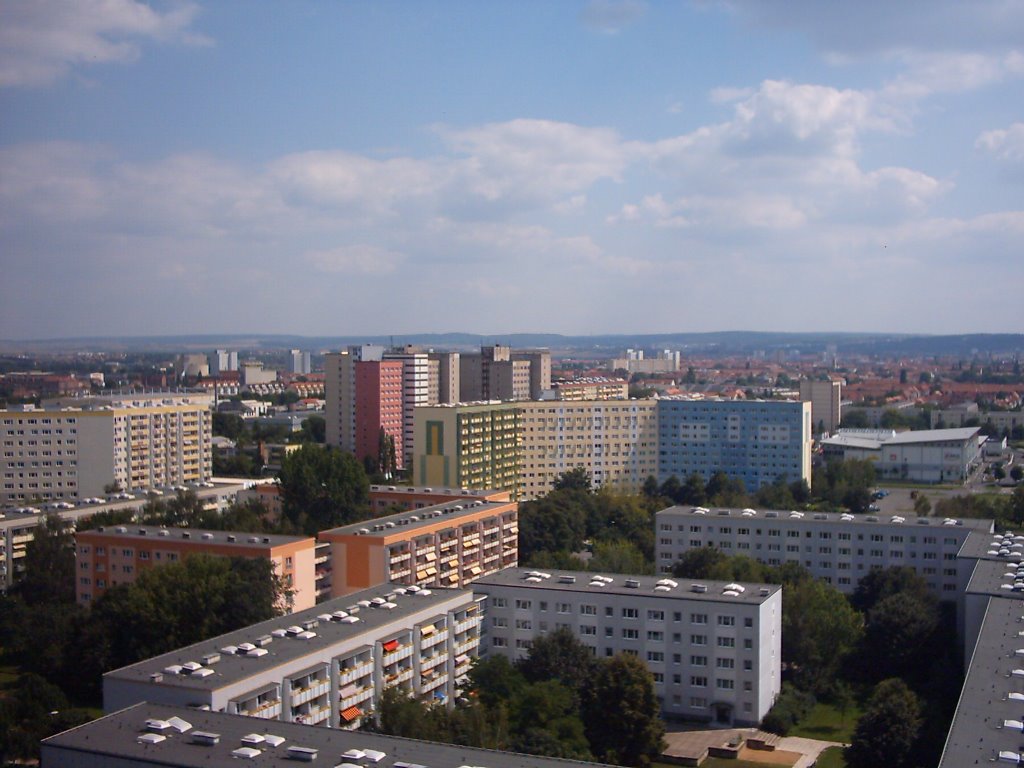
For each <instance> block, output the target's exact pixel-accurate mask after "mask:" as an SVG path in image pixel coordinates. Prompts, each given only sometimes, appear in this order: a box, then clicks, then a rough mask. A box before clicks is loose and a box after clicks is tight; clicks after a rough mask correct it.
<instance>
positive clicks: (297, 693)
mask: <svg viewBox="0 0 1024 768" xmlns="http://www.w3.org/2000/svg"><path fill="white" fill-rule="evenodd" d="M330 692H331V681H330V680H314V681H313V682H312V683H311V684H310V685H308V686H305V687H302V688H292V696H291V704H292V706H293V707H297V706H299V705H300V704H305V703H306V702H307V701H312V700H313V699H316V698H319V697H320V696H326V695H327V694H329V693H330Z"/></svg>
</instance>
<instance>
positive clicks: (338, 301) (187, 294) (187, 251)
mask: <svg viewBox="0 0 1024 768" xmlns="http://www.w3.org/2000/svg"><path fill="white" fill-rule="evenodd" d="M0 267H2V270H0V337H3V338H48V337H63V336H86V335H149V334H178V333H233V332H239V333H246V332H261V333H299V334H310V335H312V334H339V335H340V334H346V335H347V334H371V333H382V334H386V333H394V334H401V333H411V332H444V331H466V332H476V333H482V334H499V333H505V332H530V331H550V332H560V333H584V334H585V333H609V332H623V333H641V332H669V331H705V330H707V331H710V330H773V331H811V330H847V331H905V332H924V333H957V332H970V331H1013V332H1024V3H1021V2H1019V0H975V1H974V2H970V3H965V2H960V1H959V0H956V1H952V0H949V1H947V0H900V2H892V0H859V1H858V2H856V3H852V2H850V3H841V4H840V3H825V2H819V1H818V0H788V1H787V2H784V3H783V2H777V1H775V0H763V1H759V0H728V1H725V0H722V1H720V2H719V1H716V0H700V1H695V2H683V1H679V2H669V1H668V0H665V1H664V2H661V1H659V2H653V1H652V2H643V0H592V1H591V2H586V1H585V0H576V1H575V2H574V1H571V0H564V1H561V2H550V1H549V0H515V2H512V0H507V1H506V2H475V1H473V0H461V1H459V2H440V1H437V2H433V1H430V0H427V1H425V2H401V3H399V2H388V1H387V0H375V1H371V0H363V1H360V2H346V1H344V0H322V1H317V2H314V1H312V0H306V1H304V0H293V1H292V2H288V3H278V2H252V1H251V0H217V1H216V2H212V1H211V2H148V3H145V2H139V1H137V0H0Z"/></svg>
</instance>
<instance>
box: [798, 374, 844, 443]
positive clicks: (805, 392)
mask: <svg viewBox="0 0 1024 768" xmlns="http://www.w3.org/2000/svg"><path fill="white" fill-rule="evenodd" d="M842 395H843V382H842V381H840V380H838V379H836V380H832V379H827V380H825V381H816V380H814V379H801V380H800V399H801V400H802V401H804V402H807V403H810V404H811V428H812V429H813V430H814V432H817V433H821V432H830V433H831V432H835V431H836V429H838V428H839V422H840V421H842V413H841V411H840V403H841V402H842Z"/></svg>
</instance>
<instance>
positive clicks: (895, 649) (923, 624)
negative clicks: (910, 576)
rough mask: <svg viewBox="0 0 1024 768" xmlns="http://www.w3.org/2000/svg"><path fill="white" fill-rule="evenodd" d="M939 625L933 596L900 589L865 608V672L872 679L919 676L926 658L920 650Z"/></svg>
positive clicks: (863, 653) (911, 678) (863, 652)
mask: <svg viewBox="0 0 1024 768" xmlns="http://www.w3.org/2000/svg"><path fill="white" fill-rule="evenodd" d="M938 624H939V612H938V605H937V603H936V601H935V600H934V599H930V600H927V599H921V598H919V597H916V596H914V595H912V594H910V593H907V592H900V593H899V594H896V595H892V596H891V597H886V598H885V599H883V600H881V601H879V602H878V604H876V605H875V607H874V608H872V609H871V610H870V611H868V614H867V622H866V624H865V627H864V644H863V651H862V656H863V660H862V666H863V667H864V670H865V672H866V673H867V674H868V675H869V677H873V678H875V679H878V678H880V677H881V678H884V677H896V676H899V677H902V678H904V679H907V680H917V679H920V678H921V677H922V676H923V674H924V673H926V672H927V669H928V659H927V658H925V657H924V656H923V655H922V654H921V653H920V649H921V648H922V647H924V646H926V645H927V644H928V642H929V640H930V639H931V636H932V633H933V632H935V630H936V628H937V627H938ZM880 651H881V652H880Z"/></svg>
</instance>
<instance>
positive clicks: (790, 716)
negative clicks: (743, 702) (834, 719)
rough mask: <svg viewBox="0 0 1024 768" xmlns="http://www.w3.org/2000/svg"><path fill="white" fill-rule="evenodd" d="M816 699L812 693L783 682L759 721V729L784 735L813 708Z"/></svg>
mask: <svg viewBox="0 0 1024 768" xmlns="http://www.w3.org/2000/svg"><path fill="white" fill-rule="evenodd" d="M816 703H817V700H816V699H815V698H814V695H813V694H811V693H807V692H806V691H801V690H800V689H799V688H796V687H794V686H792V685H790V684H789V683H783V685H782V692H781V693H780V694H779V698H778V699H776V701H775V706H773V707H772V708H771V710H769V712H768V714H767V715H765V716H764V719H763V720H762V721H761V730H763V731H768V732H769V733H776V734H778V735H779V736H785V735H787V734H788V733H789V731H790V730H791V729H792V728H793V726H794V725H796V724H797V723H799V722H800V721H801V720H802V719H803V718H805V717H807V715H808V713H810V711H811V710H812V709H814V705H815V704H816Z"/></svg>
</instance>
